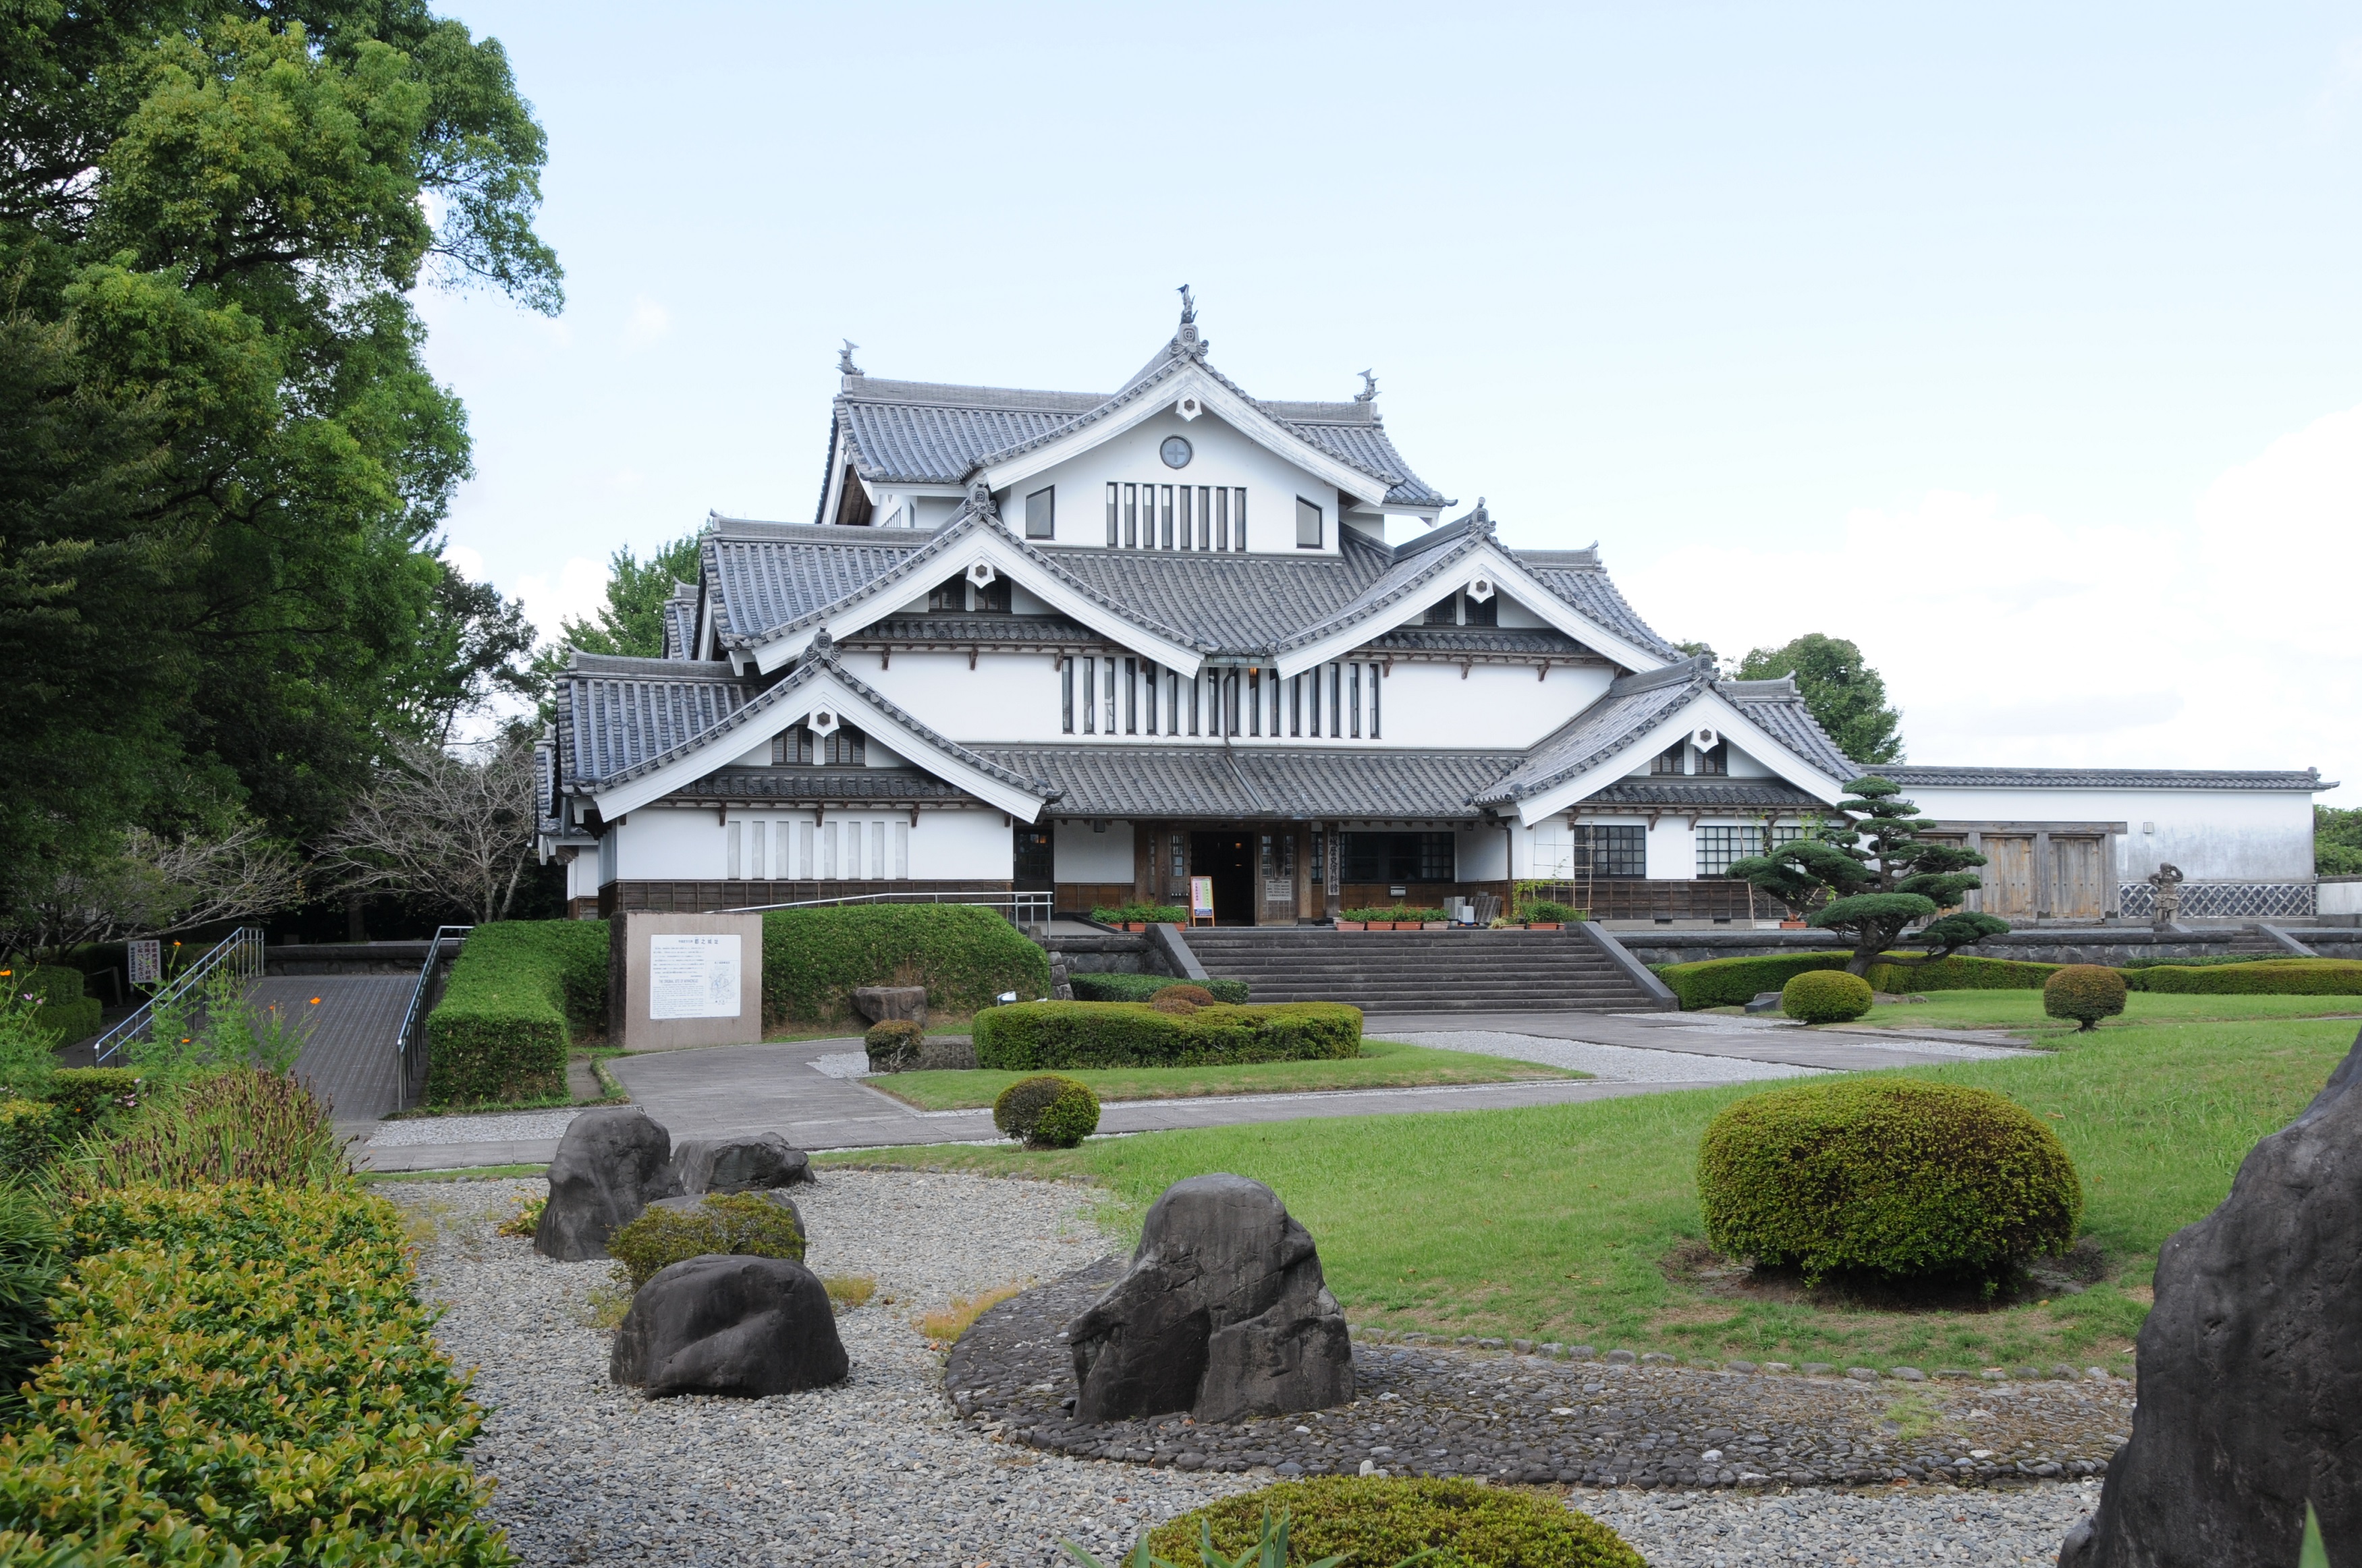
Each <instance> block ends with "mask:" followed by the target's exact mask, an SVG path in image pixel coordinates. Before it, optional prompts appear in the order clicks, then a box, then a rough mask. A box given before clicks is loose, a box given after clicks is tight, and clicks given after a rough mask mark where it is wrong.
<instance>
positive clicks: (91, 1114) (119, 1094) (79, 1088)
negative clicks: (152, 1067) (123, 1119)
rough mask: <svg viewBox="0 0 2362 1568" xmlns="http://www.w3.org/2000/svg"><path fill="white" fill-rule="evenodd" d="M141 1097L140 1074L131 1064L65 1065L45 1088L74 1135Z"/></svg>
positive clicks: (113, 1116)
mask: <svg viewBox="0 0 2362 1568" xmlns="http://www.w3.org/2000/svg"><path fill="white" fill-rule="evenodd" d="M139 1096H140V1087H139V1075H138V1073H137V1072H136V1071H134V1070H133V1069H131V1068H129V1067H61V1068H59V1069H58V1070H57V1071H56V1072H54V1073H52V1074H50V1081H49V1084H48V1086H47V1087H46V1088H43V1089H42V1090H41V1098H42V1099H46V1100H48V1101H49V1102H50V1104H51V1105H54V1106H56V1107H57V1108H58V1112H59V1114H60V1115H61V1116H62V1117H64V1118H65V1121H66V1125H67V1128H68V1130H69V1133H70V1135H72V1136H80V1135H81V1134H83V1133H84V1132H89V1131H91V1130H92V1129H93V1128H95V1127H101V1126H104V1125H105V1124H106V1123H107V1122H109V1121H113V1120H115V1119H116V1118H117V1117H120V1116H121V1115H123V1113H124V1112H126V1111H128V1110H132V1109H134V1108H135V1107H136V1106H138V1103H139Z"/></svg>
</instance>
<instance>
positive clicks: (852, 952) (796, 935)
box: [763, 904, 1050, 1024]
mask: <svg viewBox="0 0 2362 1568" xmlns="http://www.w3.org/2000/svg"><path fill="white" fill-rule="evenodd" d="M882 985H911V986H924V987H926V988H927V1006H928V1007H929V1008H930V1009H931V1010H933V1011H935V1012H937V1013H970V1012H976V1011H977V1010H981V1009H983V1008H986V1007H988V1006H990V1005H991V1003H992V1000H993V999H994V998H995V997H998V996H999V995H1000V994H1001V993H1002V992H1004V991H1015V992H1016V993H1017V994H1018V996H1019V997H1020V998H1021V999H1032V998H1035V997H1042V996H1047V995H1048V994H1049V992H1050V955H1048V954H1047V953H1045V952H1044V951H1043V949H1042V947H1041V946H1040V944H1037V943H1034V942H1032V941H1031V940H1030V939H1028V938H1027V937H1026V936H1025V935H1024V934H1023V933H1021V932H1020V931H1018V929H1017V928H1016V927H1015V926H1013V925H1010V923H1009V922H1007V921H1006V920H1003V919H1002V918H1001V917H1000V916H999V915H997V914H995V913H993V912H992V911H990V910H988V909H982V908H979V907H977V906H975V905H971V904H915V905H903V906H892V905H885V904H849V905H845V906H844V907H841V908H834V909H818V910H776V911H772V912H771V913H769V914H767V915H765V916H764V917H763V1020H764V1022H765V1023H766V1024H772V1023H784V1022H790V1021H793V1022H806V1023H832V1022H835V1021H838V1020H840V1019H844V1018H845V1017H848V1016H849V1015H850V1014H851V1013H852V1010H853V1009H852V1002H851V997H852V993H853V989H854V988H855V987H856V986H882Z"/></svg>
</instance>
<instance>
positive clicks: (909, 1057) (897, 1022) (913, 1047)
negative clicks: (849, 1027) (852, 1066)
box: [861, 1018, 927, 1073]
mask: <svg viewBox="0 0 2362 1568" xmlns="http://www.w3.org/2000/svg"><path fill="white" fill-rule="evenodd" d="M926 1039H927V1032H926V1031H925V1030H923V1029H922V1028H921V1027H919V1025H917V1024H916V1023H913V1022H911V1021H910V1020H909V1019H907V1018H889V1019H887V1020H885V1021H883V1022H879V1023H873V1024H871V1025H870V1026H869V1027H868V1028H867V1029H866V1031H864V1032H863V1033H862V1036H861V1048H862V1049H863V1050H864V1051H866V1052H867V1053H868V1054H869V1066H870V1070H871V1071H873V1072H879V1073H899V1072H900V1071H902V1070H903V1069H904V1068H905V1067H908V1066H911V1064H912V1063H914V1062H916V1061H917V1060H918V1059H919V1047H920V1046H921V1045H922V1044H924V1043H926Z"/></svg>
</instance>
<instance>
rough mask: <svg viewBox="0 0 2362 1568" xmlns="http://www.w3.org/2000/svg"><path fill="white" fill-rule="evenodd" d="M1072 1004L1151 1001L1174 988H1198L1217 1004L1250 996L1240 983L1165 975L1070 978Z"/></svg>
mask: <svg viewBox="0 0 2362 1568" xmlns="http://www.w3.org/2000/svg"><path fill="white" fill-rule="evenodd" d="M1066 983H1067V984H1068V985H1071V986H1072V987H1074V988H1075V999H1076V1001H1152V1000H1153V999H1155V998H1156V996H1157V994H1158V993H1159V992H1162V991H1169V990H1171V989H1172V988H1174V987H1175V986H1178V985H1185V984H1186V985H1193V986H1198V987H1200V988H1202V989H1204V990H1205V992H1206V993H1207V994H1208V995H1209V996H1210V997H1212V998H1213V999H1215V1000H1216V1001H1219V1002H1242V1001H1245V1000H1246V999H1247V998H1248V996H1249V995H1250V994H1251V993H1250V992H1249V990H1248V988H1247V983H1246V982H1245V981H1244V980H1205V981H1198V980H1189V981H1182V980H1176V979H1174V978H1173V977H1171V976H1169V975H1115V974H1104V975H1070V976H1068V977H1067V978H1066Z"/></svg>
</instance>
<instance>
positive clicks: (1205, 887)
mask: <svg viewBox="0 0 2362 1568" xmlns="http://www.w3.org/2000/svg"><path fill="white" fill-rule="evenodd" d="M1189 918H1190V920H1191V921H1193V922H1195V921H1201V920H1203V921H1210V920H1212V919H1213V918H1214V879H1213V878H1211V877H1192V878H1189Z"/></svg>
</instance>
